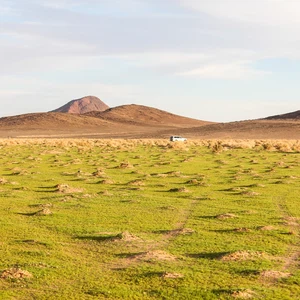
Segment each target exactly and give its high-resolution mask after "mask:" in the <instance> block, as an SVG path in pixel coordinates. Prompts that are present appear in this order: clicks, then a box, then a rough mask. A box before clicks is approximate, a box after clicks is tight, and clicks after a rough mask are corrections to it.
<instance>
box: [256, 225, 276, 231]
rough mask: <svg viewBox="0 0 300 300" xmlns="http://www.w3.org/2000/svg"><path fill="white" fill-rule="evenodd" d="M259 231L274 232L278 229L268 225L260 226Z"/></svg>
mask: <svg viewBox="0 0 300 300" xmlns="http://www.w3.org/2000/svg"><path fill="white" fill-rule="evenodd" d="M257 229H258V230H262V231H273V230H276V228H275V227H274V226H272V225H267V226H260V227H258V228H257Z"/></svg>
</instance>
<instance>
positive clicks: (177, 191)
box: [169, 187, 189, 193]
mask: <svg viewBox="0 0 300 300" xmlns="http://www.w3.org/2000/svg"><path fill="white" fill-rule="evenodd" d="M169 192H173V193H189V190H188V189H187V188H186V187H181V188H174V189H170V190H169Z"/></svg>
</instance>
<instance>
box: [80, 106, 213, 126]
mask: <svg viewBox="0 0 300 300" xmlns="http://www.w3.org/2000/svg"><path fill="white" fill-rule="evenodd" d="M84 115H85V116H91V117H96V118H100V119H104V120H108V121H111V122H118V123H124V124H125V123H126V124H131V125H138V126H156V127H166V126H167V127H193V126H203V125H207V124H211V123H212V122H206V121H201V120H196V119H191V118H187V117H182V116H179V115H175V114H172V113H169V112H166V111H164V110H160V109H157V108H153V107H149V106H144V105H137V104H130V105H121V106H117V107H113V108H109V109H107V110H106V111H103V112H95V111H93V112H88V113H86V114H84Z"/></svg>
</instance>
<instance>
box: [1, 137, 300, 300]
mask: <svg viewBox="0 0 300 300" xmlns="http://www.w3.org/2000/svg"><path fill="white" fill-rule="evenodd" d="M299 149H300V145H299V142H297V141H294V142H284V141H276V142H271V141H188V142H185V143H180V142H178V143H177V142H176V143H169V142H168V141H162V140H128V141H125V140H124V141H121V140H67V139H64V140H2V141H0V163H1V168H0V212H1V218H0V236H1V238H0V253H1V256H0V277H1V278H0V299H250V298H252V299H300V296H299V295H300V271H299V265H300V261H299V257H300V243H299V241H300V240H299V224H300V209H299V205H300V198H299V197H300V151H299Z"/></svg>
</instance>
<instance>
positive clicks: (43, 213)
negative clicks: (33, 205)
mask: <svg viewBox="0 0 300 300" xmlns="http://www.w3.org/2000/svg"><path fill="white" fill-rule="evenodd" d="M34 215H35V216H49V215H52V211H51V210H50V209H49V208H47V207H45V208H43V209H42V210H39V211H37V212H36V213H34Z"/></svg>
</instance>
